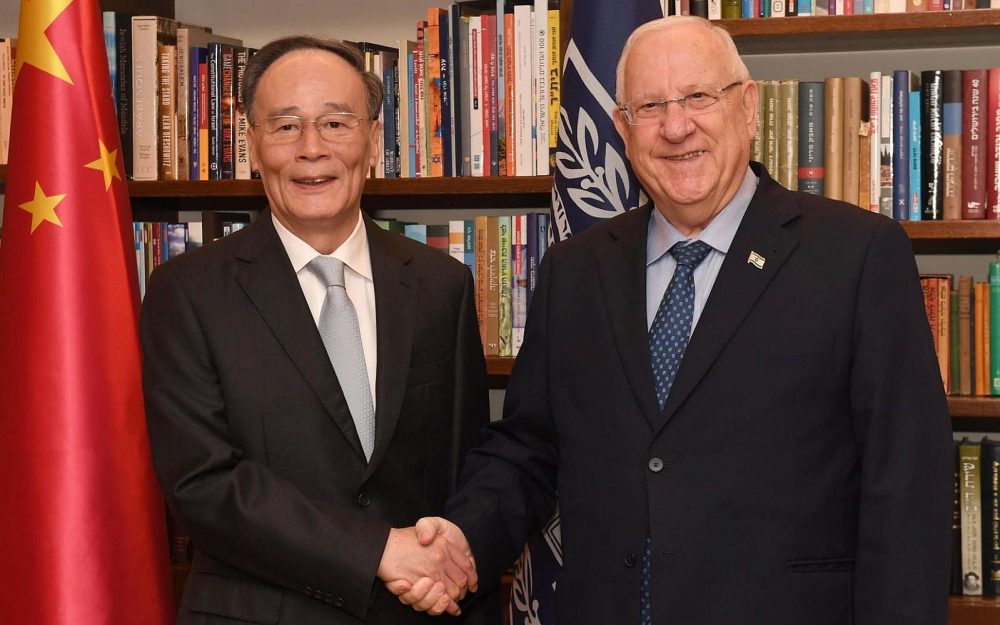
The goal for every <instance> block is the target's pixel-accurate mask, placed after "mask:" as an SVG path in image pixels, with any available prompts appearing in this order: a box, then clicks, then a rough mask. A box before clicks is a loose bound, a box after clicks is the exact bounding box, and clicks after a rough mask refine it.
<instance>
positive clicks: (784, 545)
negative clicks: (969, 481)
mask: <svg viewBox="0 0 1000 625" xmlns="http://www.w3.org/2000/svg"><path fill="white" fill-rule="evenodd" d="M753 167H754V169H755V173H757V174H758V176H759V177H760V185H759V188H758V189H757V192H756V193H755V195H754V197H753V200H752V202H751V204H750V206H749V208H748V210H747V212H746V215H745V217H744V219H743V221H742V223H741V224H740V226H739V229H738V232H737V234H736V236H735V239H734V240H733V243H732V246H731V248H730V250H729V252H728V254H727V255H726V258H725V260H724V262H723V265H722V267H721V270H720V273H719V275H718V278H717V280H716V282H715V284H714V287H713V289H712V292H711V295H710V296H709V299H708V301H707V303H706V306H705V309H704V311H703V313H702V315H701V317H700V320H699V322H698V325H697V326H696V328H695V331H694V333H693V336H692V337H691V340H690V343H689V345H688V348H687V352H686V353H685V355H684V358H683V361H682V363H681V365H680V369H679V371H678V374H677V377H676V380H675V382H674V385H673V388H672V390H671V393H670V396H669V398H668V400H667V403H666V406H665V409H664V410H663V411H660V410H658V409H657V403H656V397H655V393H654V388H653V376H652V373H651V369H650V359H649V346H648V339H647V327H646V315H645V310H646V306H645V254H646V231H647V225H648V220H649V215H650V210H651V209H650V207H649V206H647V207H645V208H644V209H640V210H636V211H633V212H631V213H628V214H625V215H622V216H619V217H617V218H615V219H612V220H610V221H609V222H607V223H605V224H602V225H599V226H595V227H592V228H590V229H589V230H588V231H587V232H585V233H583V234H581V235H579V236H576V237H574V238H573V239H571V240H569V241H567V242H566V243H561V244H559V245H556V246H555V247H554V248H552V249H551V250H550V251H549V252H548V253H546V255H545V260H544V263H543V266H542V269H541V278H540V280H539V285H538V289H537V290H536V292H535V295H534V299H533V302H532V308H531V310H530V311H529V319H528V324H527V330H526V337H525V341H524V345H523V347H522V350H521V352H520V355H519V356H518V359H517V363H516V365H515V367H514V370H513V373H512V375H511V378H510V382H509V385H508V389H507V399H506V405H505V419H504V420H503V421H502V422H498V423H495V424H493V425H492V426H491V427H490V432H489V435H488V440H487V442H486V443H485V444H484V446H482V447H481V448H479V449H477V450H474V451H473V452H471V453H470V455H469V457H468V458H467V459H466V468H465V470H464V471H463V486H462V487H461V488H460V493H459V495H458V496H456V497H455V498H454V499H453V500H452V501H450V502H449V506H448V507H449V512H448V515H449V516H450V517H451V518H453V519H454V520H456V521H457V522H458V523H459V525H460V526H461V527H462V529H463V530H464V531H465V532H466V534H467V535H468V536H469V537H470V540H471V542H472V545H473V552H474V555H475V556H476V558H477V562H478V565H479V567H480V572H481V574H482V575H484V576H485V577H486V578H487V579H490V578H492V577H494V576H495V575H496V573H497V571H500V570H502V569H503V567H504V566H505V565H507V564H508V563H509V562H510V561H511V560H512V558H513V557H514V556H515V555H516V553H517V551H518V549H519V547H520V546H521V544H522V542H523V541H524V538H525V535H526V534H527V533H528V532H529V531H531V530H533V529H535V528H537V527H538V526H539V525H540V524H541V523H543V522H544V521H545V520H546V518H547V516H548V515H549V514H550V513H551V512H552V508H553V505H554V503H555V500H556V495H557V493H558V501H559V508H560V511H561V514H562V520H561V523H562V525H561V531H562V548H563V553H562V555H563V565H564V566H563V569H562V573H561V575H560V577H559V580H558V586H557V591H556V593H557V597H556V608H557V614H558V617H559V622H560V623H562V624H571V625H589V624H593V625H606V624H608V623H637V622H638V618H639V616H638V609H639V581H640V572H639V570H640V566H639V561H640V558H641V556H642V553H643V551H644V549H645V541H646V537H647V535H648V536H649V537H650V539H651V547H652V548H651V552H652V578H651V579H652V607H653V622H654V623H657V624H659V623H664V624H684V625H691V624H697V625H724V624H725V625H793V624H795V625H849V624H851V623H853V624H855V625H889V624H893V625H895V624H904V623H905V624H907V625H932V624H933V625H943V624H944V623H945V612H946V606H947V590H948V568H949V561H950V558H949V528H950V508H951V502H952V460H951V454H952V452H951V449H952V447H951V435H950V421H949V418H948V412H947V405H946V402H945V397H944V394H943V389H942V384H941V377H940V375H939V373H938V368H937V361H936V359H935V356H934V351H933V348H932V344H931V339H930V333H929V330H928V323H927V318H926V316H925V314H924V308H923V303H922V301H923V300H922V296H921V291H920V287H919V284H918V280H917V271H916V269H915V265H914V261H913V256H912V250H911V246H910V243H909V240H908V239H907V237H906V235H905V234H904V233H903V231H902V229H901V228H900V227H899V225H898V224H896V223H894V222H892V221H891V220H889V219H885V218H883V217H881V216H879V215H875V214H872V213H868V212H865V211H862V210H859V209H857V208H855V207H851V206H849V205H847V204H844V203H840V202H832V201H829V200H826V199H823V198H820V197H816V196H812V195H807V194H804V193H793V192H790V191H787V190H785V189H783V188H782V187H780V186H779V185H778V184H777V183H775V182H774V181H773V180H771V178H770V177H769V176H768V175H767V172H766V171H764V170H763V168H762V167H761V166H759V165H758V164H754V165H753ZM751 252H757V253H758V255H759V256H761V257H763V258H764V263H763V266H762V267H761V268H757V267H756V266H755V265H754V264H751V263H749V262H748V258H749V256H750V254H751Z"/></svg>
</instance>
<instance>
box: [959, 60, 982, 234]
mask: <svg viewBox="0 0 1000 625" xmlns="http://www.w3.org/2000/svg"><path fill="white" fill-rule="evenodd" d="M987 77H988V76H987V73H986V70H985V69H967V70H965V71H963V72H962V219H983V218H984V217H986V132H985V130H986V125H985V124H984V123H983V122H984V121H985V116H984V113H985V111H986V84H987V83H986V80H987Z"/></svg>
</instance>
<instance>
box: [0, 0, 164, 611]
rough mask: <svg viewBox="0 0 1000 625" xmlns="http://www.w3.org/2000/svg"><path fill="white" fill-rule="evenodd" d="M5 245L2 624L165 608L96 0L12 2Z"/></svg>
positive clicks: (0, 374) (160, 522) (157, 497)
mask: <svg viewBox="0 0 1000 625" xmlns="http://www.w3.org/2000/svg"><path fill="white" fill-rule="evenodd" d="M21 12H22V14H21V19H20V24H21V27H22V30H21V32H20V33H19V41H20V47H19V49H18V52H19V53H20V54H19V56H18V59H17V61H18V65H17V82H16V84H15V87H14V104H13V112H12V117H13V123H12V124H11V145H10V156H11V158H10V165H9V171H8V175H7V189H6V207H7V209H6V210H5V211H4V215H3V246H2V247H0V319H3V322H2V323H0V345H2V346H3V347H2V349H0V397H2V398H3V418H2V419H0V458H2V459H3V470H2V471H0V510H3V511H4V513H3V514H2V515H0V536H3V537H4V540H5V544H6V547H5V553H6V557H7V558H8V560H9V561H10V562H11V563H14V562H16V565H13V566H6V567H3V568H0V606H3V616H2V617H0V618H3V619H4V621H5V622H11V623H31V624H33V625H35V624H40V625H71V624H75V623H130V624H140V625H168V624H169V623H173V622H174V599H173V592H172V589H171V583H170V568H169V562H168V557H167V533H166V518H165V509H164V505H163V497H162V495H161V494H160V490H159V487H158V486H157V484H156V480H155V478H154V476H153V468H152V463H151V461H150V452H149V442H148V438H147V434H146V421H145V418H144V416H143V401H142V387H141V380H140V375H141V374H140V372H141V368H142V363H141V358H140V352H139V336H138V329H137V326H138V315H139V288H138V281H137V275H136V273H137V269H136V257H135V245H134V243H133V239H132V233H133V228H132V213H131V209H130V207H129V199H128V190H127V188H126V184H125V178H124V176H123V169H124V163H123V161H122V155H121V145H120V137H119V134H118V126H117V124H116V120H115V110H114V105H113V103H112V98H111V83H110V80H109V77H108V61H107V57H106V56H105V52H104V33H103V27H102V24H101V13H100V9H99V7H98V3H97V0H33V1H32V2H22V3H21Z"/></svg>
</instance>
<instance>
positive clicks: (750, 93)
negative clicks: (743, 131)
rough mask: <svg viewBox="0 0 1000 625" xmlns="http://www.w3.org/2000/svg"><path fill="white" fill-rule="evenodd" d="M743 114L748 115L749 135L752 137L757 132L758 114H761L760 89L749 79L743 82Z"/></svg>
mask: <svg viewBox="0 0 1000 625" xmlns="http://www.w3.org/2000/svg"><path fill="white" fill-rule="evenodd" d="M742 103H743V114H744V116H745V117H746V124H747V135H748V136H749V137H750V139H753V138H754V135H756V134H757V116H758V115H760V90H759V89H758V88H757V83H756V82H754V81H753V80H750V79H748V80H747V81H746V83H744V84H743V102H742Z"/></svg>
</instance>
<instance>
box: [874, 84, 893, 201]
mask: <svg viewBox="0 0 1000 625" xmlns="http://www.w3.org/2000/svg"><path fill="white" fill-rule="evenodd" d="M884 78H885V79H884V80H882V81H880V82H881V84H880V85H879V92H880V95H881V98H880V100H881V101H880V102H879V128H878V134H879V165H880V167H879V197H880V199H879V212H880V213H882V214H883V215H885V216H886V217H892V153H893V150H892V76H891V75H888V76H885V77H884ZM873 140H874V137H873Z"/></svg>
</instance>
